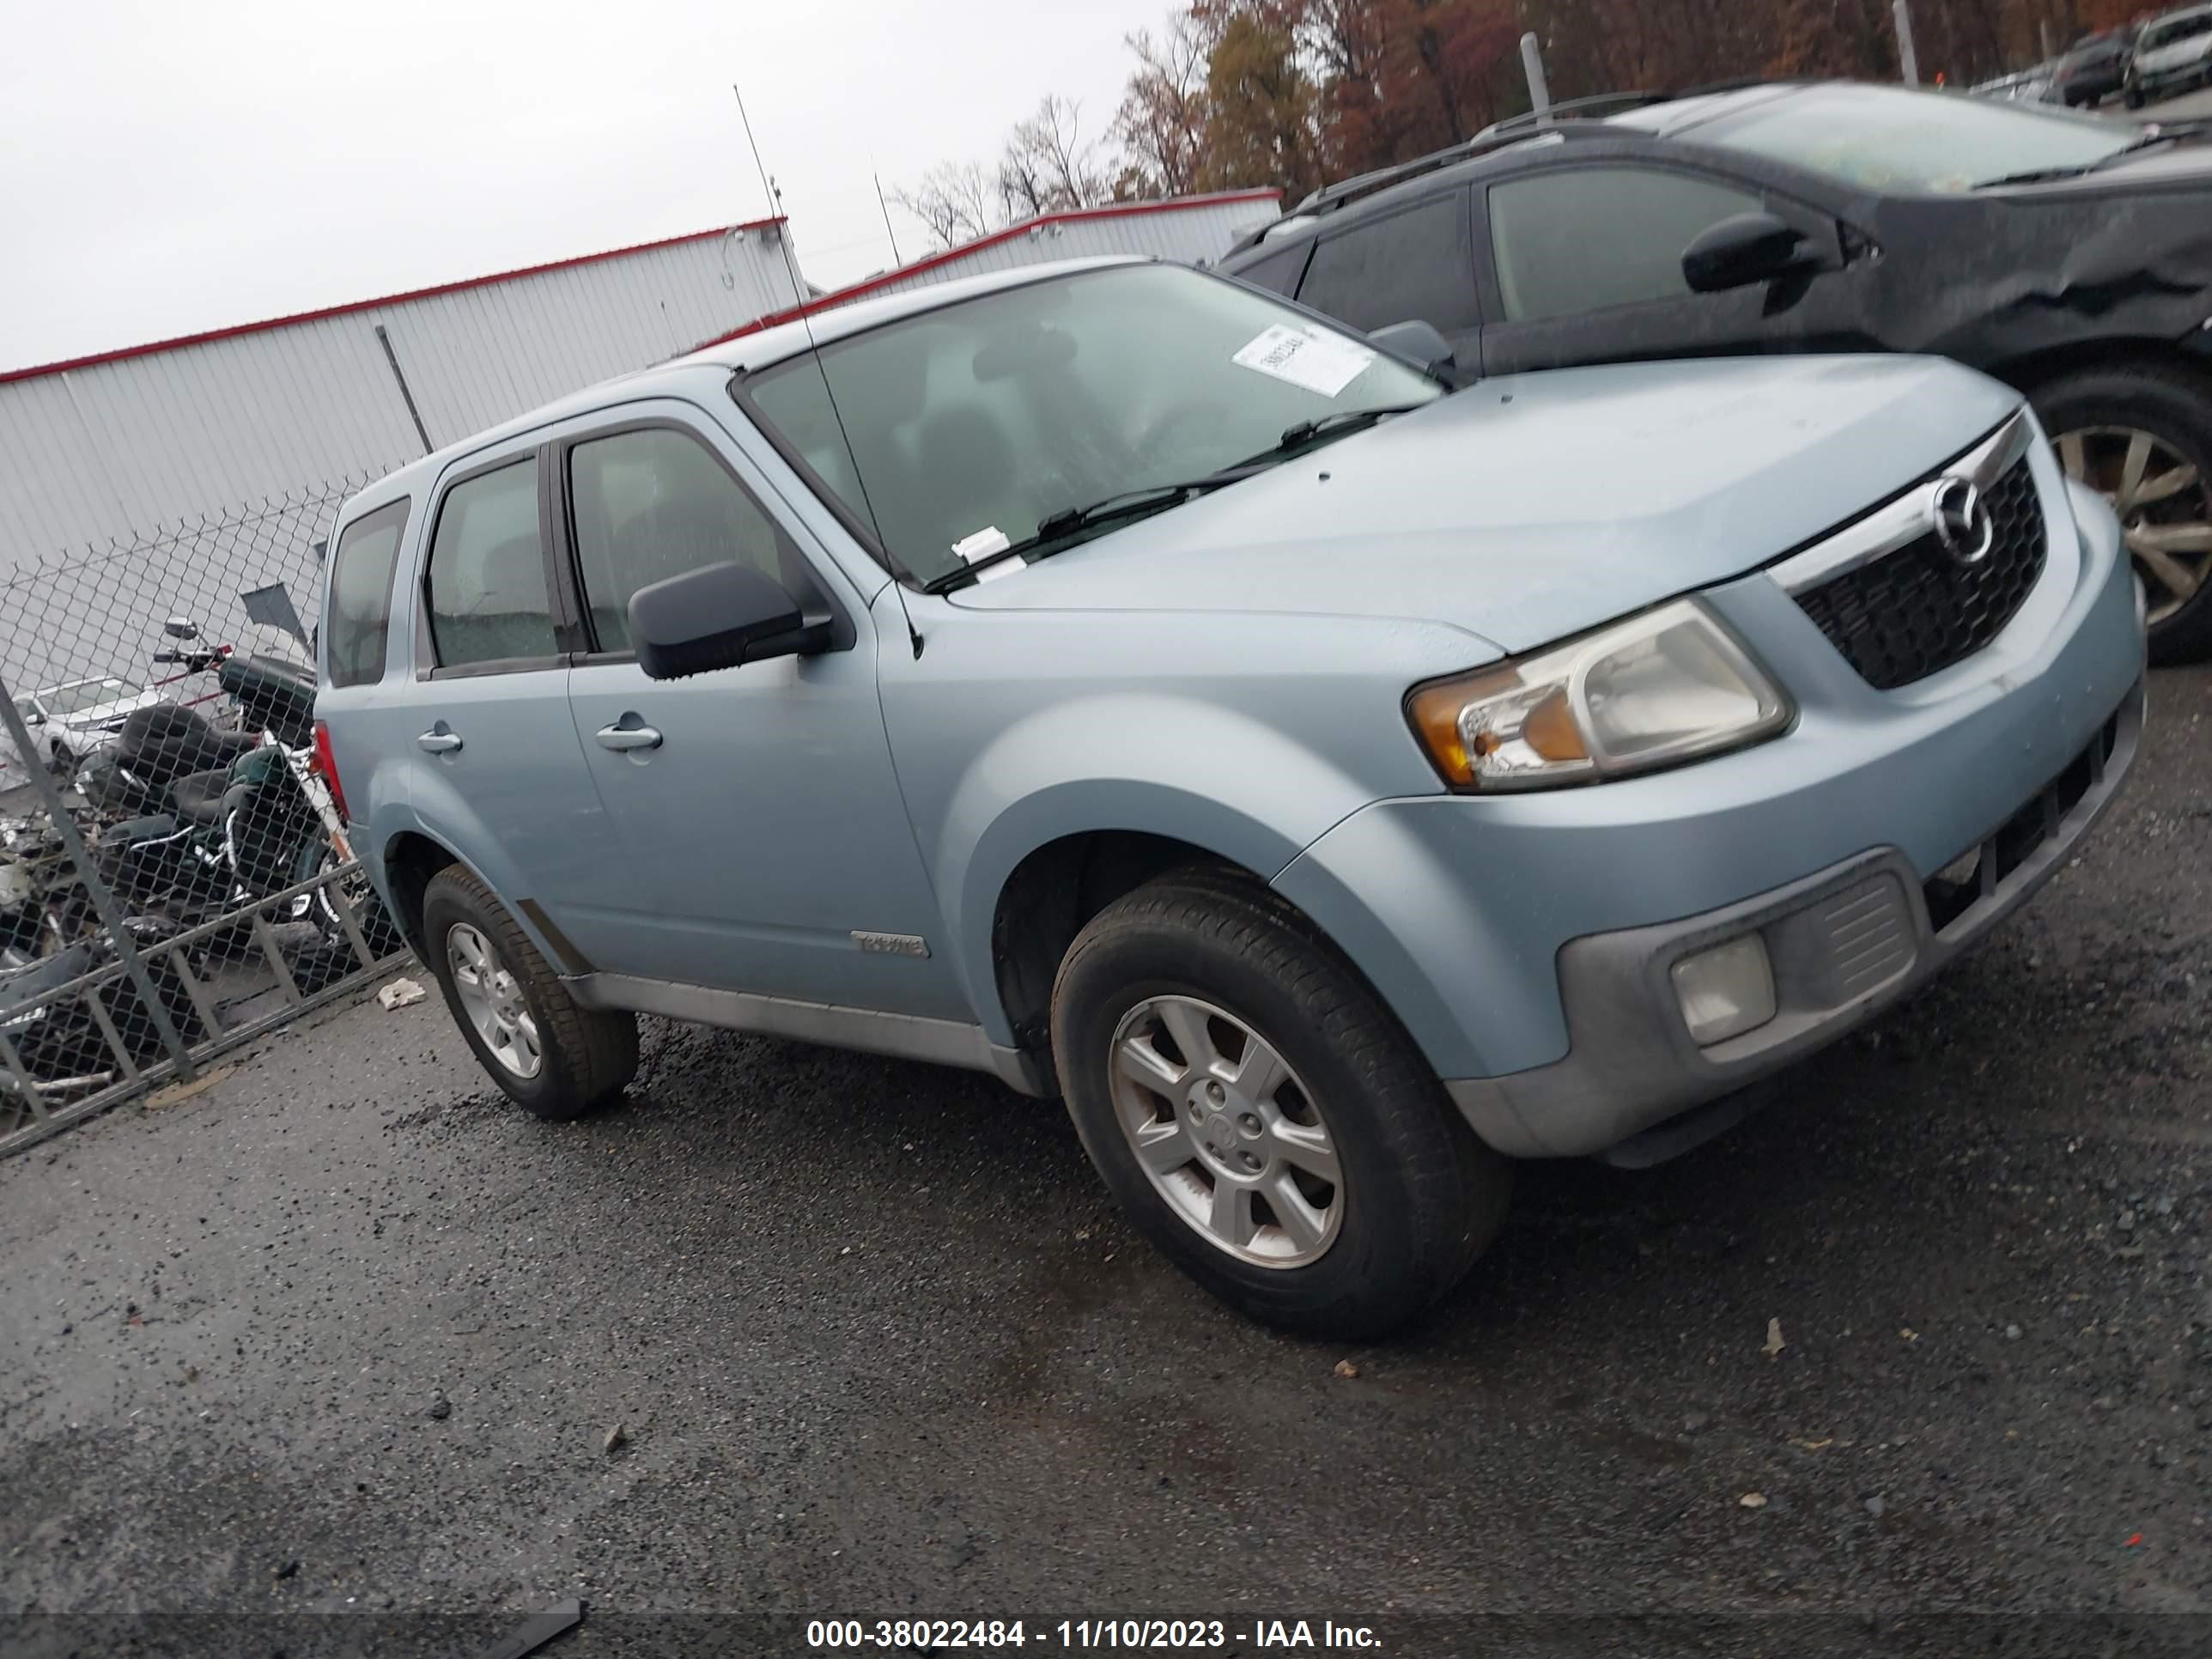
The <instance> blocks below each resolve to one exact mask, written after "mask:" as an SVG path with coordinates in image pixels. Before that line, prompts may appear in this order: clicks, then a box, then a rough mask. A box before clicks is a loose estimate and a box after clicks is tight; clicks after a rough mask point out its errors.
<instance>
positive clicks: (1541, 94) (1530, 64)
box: [1521, 0, 1903, 115]
mask: <svg viewBox="0 0 2212 1659" xmlns="http://www.w3.org/2000/svg"><path fill="white" fill-rule="evenodd" d="M1899 3H1900V4H1902V3H1903V0H1899ZM1521 67H1522V70H1523V71H1525V72H1526V73H1527V75H1528V107H1529V108H1530V109H1532V110H1534V112H1536V113H1537V114H1538V115H1542V114H1543V113H1545V112H1547V110H1549V109H1550V108H1551V107H1552V88H1550V86H1549V85H1547V83H1546V82H1545V80H1544V54H1543V52H1541V50H1540V49H1539V48H1538V46H1537V41H1536V32H1535V31H1534V29H1531V30H1530V31H1529V32H1528V33H1526V34H1524V35H1522V37H1521Z"/></svg>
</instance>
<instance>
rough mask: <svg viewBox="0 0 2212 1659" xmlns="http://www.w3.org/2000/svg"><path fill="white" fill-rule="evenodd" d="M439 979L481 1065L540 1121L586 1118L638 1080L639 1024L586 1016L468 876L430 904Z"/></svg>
mask: <svg viewBox="0 0 2212 1659" xmlns="http://www.w3.org/2000/svg"><path fill="white" fill-rule="evenodd" d="M422 938H423V943H424V946H425V951H424V954H425V955H426V956H427V957H428V960H429V964H430V971H431V972H432V973H433V974H435V975H436V976H437V980H438V988H439V989H440V990H441V991H443V992H444V993H445V996H446V1006H447V1008H449V1009H451V1010H452V1011H453V1021H454V1023H455V1024H458V1025H459V1027H460V1028H461V1035H462V1036H465V1037H466V1038H467V1039H468V1043H469V1047H470V1048H472V1049H474V1050H475V1051H476V1056H477V1062H478V1063H479V1064H480V1065H482V1066H483V1068H484V1070H485V1071H486V1072H487V1073H489V1074H490V1076H491V1079H492V1080H493V1081H494V1082H495V1083H496V1084H498V1085H499V1086H500V1087H501V1088H502V1089H504V1090H505V1091H507V1095H508V1097H509V1098H511V1099H512V1100H513V1102H514V1103H516V1104H517V1105H519V1106H520V1107H521V1108H522V1109H524V1110H525V1111H526V1112H529V1113H531V1114H532V1115H533V1116H537V1117H542V1118H548V1119H552V1120H556V1121H558V1120H564V1119H568V1118H573V1117H581V1116H582V1115H584V1114H585V1113H586V1112H588V1111H590V1110H591V1109H592V1108H594V1107H596V1106H599V1105H602V1104H604V1103H605V1102H607V1101H609V1100H611V1099H612V1098H613V1097H615V1096H616V1095H617V1094H619V1093H621V1092H622V1091H623V1088H624V1086H625V1085H628V1084H629V1080H630V1079H631V1078H632V1077H634V1076H635V1075H636V1073H637V1020H636V1018H635V1016H633V1015H630V1014H617V1013H600V1012H594V1011H592V1010H591V1009H587V1008H580V1007H578V1006H576V1002H575V1000H574V998H573V997H571V996H570V995H569V994H568V987H566V986H564V985H562V983H561V981H559V980H558V979H557V978H556V977H555V976H554V974H553V970H552V969H550V968H549V967H547V966H546V965H545V959H544V957H541V956H539V955H538V948H537V946H535V945H532V944H531V942H530V940H529V939H528V938H527V937H526V935H525V934H524V933H523V931H522V930H521V928H520V927H516V926H515V923H514V918H513V917H512V916H510V915H507V909H506V907H505V906H503V905H501V903H500V902H499V901H498V900H497V899H496V898H495V897H493V896H492V894H491V890H490V889H489V888H487V887H486V886H485V885H484V884H483V883H482V882H481V881H478V880H477V878H476V877H475V876H473V875H471V874H470V873H469V872H467V871H466V870H464V869H462V868H460V867H459V866H449V867H448V868H447V869H444V870H441V871H440V872H438V873H437V874H436V875H435V876H434V877H432V878H431V879H430V884H429V886H428V888H427V889H426V890H424V892H423V896H422Z"/></svg>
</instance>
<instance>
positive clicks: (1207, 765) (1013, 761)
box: [932, 693, 1372, 1043]
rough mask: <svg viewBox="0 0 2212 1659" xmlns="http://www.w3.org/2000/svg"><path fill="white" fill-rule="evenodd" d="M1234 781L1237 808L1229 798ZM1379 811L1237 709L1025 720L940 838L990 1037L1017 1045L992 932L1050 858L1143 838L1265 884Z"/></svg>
mask: <svg viewBox="0 0 2212 1659" xmlns="http://www.w3.org/2000/svg"><path fill="white" fill-rule="evenodd" d="M1231 773H1233V775H1234V777H1235V780H1236V782H1237V789H1236V792H1235V793H1236V795H1237V805H1231V804H1229V802H1227V801H1226V800H1225V799H1222V797H1223V795H1224V794H1225V793H1228V792H1227V791H1226V790H1225V787H1224V783H1225V778H1226V777H1227V776H1228V775H1230V774H1231ZM1370 799H1372V794H1371V791H1370V789H1369V788H1368V787H1365V786H1364V785H1362V784H1361V783H1360V782H1359V781H1358V780H1356V779H1354V778H1352V777H1351V776H1349V775H1347V774H1346V772H1345V771H1344V770H1343V769H1340V768H1339V767H1337V766H1335V765H1333V764H1332V763H1330V762H1329V761H1328V758H1327V757H1324V756H1322V754H1320V753H1318V752H1317V751H1316V750H1312V749H1310V748H1306V747H1304V746H1302V745H1300V744H1297V743H1295V742H1293V741H1291V739H1290V738H1287V737H1286V736H1285V734H1284V733H1283V732H1281V731H1279V730H1276V729H1273V728H1271V727H1269V726H1265V725H1262V724H1261V723H1260V722H1259V721H1257V720H1254V719H1253V718H1251V717H1250V716H1249V715H1247V714H1243V713H1241V712H1239V711H1237V710H1236V709H1232V708H1223V707H1219V706H1216V705H1209V704H1206V703H1201V702H1195V701H1192V700H1188V699H1185V698H1181V697H1174V696H1157V695H1146V694H1143V693H1125V694H1119V695H1110V696H1099V697H1093V698H1085V699H1082V700H1079V701H1077V702H1067V703H1063V704H1060V705H1059V706H1057V707H1055V708H1050V709H1046V710H1041V711H1038V712H1036V713H1035V714H1031V715H1030V716H1029V717H1027V718H1025V719H1024V720H1019V721H1018V722H1017V723H1016V724H1015V725H1013V726H1011V727H1009V728H1008V729H1006V731H1004V732H1001V733H1000V734H999V736H998V737H997V738H995V739H994V740H993V741H992V742H991V743H989V744H987V746H986V747H985V748H984V749H983V750H982V751H981V753H979V754H978V755H977V756H976V757H975V760H974V762H973V763H972V764H970V765H969V767H968V768H967V769H966V770H965V771H964V772H963V774H962V775H961V776H960V777H959V779H958V781H957V784H956V785H955V786H954V787H953V789H952V790H951V793H950V796H949V798H948V799H947V803H946V806H945V811H944V815H943V817H942V820H941V823H940V829H939V833H938V834H937V835H936V836H934V837H933V840H934V843H935V845H934V848H933V854H932V878H933V881H934V883H935V884H936V889H937V891H938V893H939V895H940V902H941V903H942V905H943V908H944V910H945V917H946V921H947V923H948V925H949V926H950V927H951V932H952V938H951V940H950V941H949V943H950V945H951V951H952V954H953V957H954V960H955V962H956V963H957V965H958V968H959V970H960V972H961V974H962V975H963V978H964V980H965V981H966V984H967V988H968V993H969V1000H970V1001H971V1003H972V1004H973V1006H975V1010H976V1013H977V1016H978V1018H980V1019H981V1022H982V1024H983V1028H984V1030H986V1031H987V1032H988V1033H989V1034H990V1036H991V1040H992V1041H993V1042H999V1043H1011V1042H1012V1041H1013V1040H1014V1039H1013V1031H1012V1025H1011V1023H1010V1022H1009V1021H1008V1019H1007V1018H1006V1009H1005V1006H1003V1004H1002V1003H1001V1002H1000V996H999V985H998V975H997V973H996V971H995V967H994V962H993V960H992V921H993V918H994V916H995V915H996V914H997V910H998V905H999V896H1000V893H1001V892H1002V891H1003V890H1005V888H1006V881H1007V878H1009V877H1011V876H1012V874H1013V872H1014V870H1015V867H1016V866H1018V865H1019V864H1020V863H1021V861H1022V860H1024V858H1026V857H1028V856H1029V855H1030V854H1031V853H1033V852H1035V851H1036V849H1037V848H1041V847H1043V846H1046V845H1047V844H1048V843H1050V842H1055V841H1058V840H1060V839H1061V838H1063V837H1065V836H1074V835H1082V834H1085V833H1091V832H1096V831H1102V830H1122V831H1133V832H1136V833H1140V834H1145V835H1152V836H1164V837H1167V838H1169V839H1171V840H1175V841H1180V842H1188V843H1189V844H1190V845H1191V846H1193V847H1194V848H1199V849H1200V850H1202V851H1204V852H1206V853H1209V854H1212V855H1214V856H1215V857H1217V858H1222V859H1226V860H1230V861H1231V862H1232V863H1235V864H1237V865H1240V866H1243V868H1245V869H1247V870H1249V871H1251V872H1253V873H1254V874H1255V875H1257V876H1259V877H1260V878H1261V879H1262V880H1266V879H1268V878H1272V877H1273V875H1274V874H1275V872H1278V871H1279V870H1280V869H1282V868H1283V866H1285V865H1286V864H1288V863H1290V861H1291V860H1293V859H1295V858H1296V857H1297V855H1298V853H1299V852H1300V850H1301V849H1302V848H1304V847H1305V846H1306V845H1307V843H1309V842H1311V841H1312V840H1313V839H1314V838H1315V837H1316V836H1319V835H1320V834H1321V833H1322V831H1323V830H1324V829H1328V826H1329V825H1330V824H1332V823H1335V822H1337V821H1338V820H1339V819H1340V818H1342V817H1346V815H1347V814H1349V813H1352V812H1354V811H1358V809H1359V808H1360V807H1361V806H1363V805H1365V804H1366V803H1367V801H1368V800H1370Z"/></svg>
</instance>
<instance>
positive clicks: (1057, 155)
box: [999, 94, 1110, 218]
mask: <svg viewBox="0 0 2212 1659" xmlns="http://www.w3.org/2000/svg"><path fill="white" fill-rule="evenodd" d="M1109 194H1110V186H1109V179H1108V174H1107V171H1106V168H1105V167H1103V165H1102V164H1101V162H1100V161H1099V159H1098V155H1097V146H1096V145H1095V144H1089V143H1085V142H1084V140H1083V110H1082V106H1080V105H1079V104H1078V103H1077V102H1076V101H1075V100H1073V99H1070V98H1061V97H1060V96H1058V95H1056V94H1048V95H1047V96H1046V97H1045V98H1044V100H1042V102H1040V103H1039V104H1038V105H1037V106H1036V111H1035V112H1034V113H1032V114H1031V115H1030V117H1029V118H1027V119H1026V120H1023V121H1019V122H1017V123H1016V124H1015V126H1014V130H1013V131H1012V132H1011V133H1009V134H1007V136H1006V149H1004V150H1003V151H1002V152H1001V153H1000V157H999V199H1000V204H1001V205H1002V206H1003V207H1004V208H1005V210H1006V215H1007V216H1008V217H1009V218H1013V217H1027V216H1031V215H1035V214H1039V213H1058V212H1062V211H1065V210H1067V209H1069V208H1084V207H1095V206H1097V204H1099V203H1101V202H1103V201H1104V200H1106V199H1107V197H1108V196H1109Z"/></svg>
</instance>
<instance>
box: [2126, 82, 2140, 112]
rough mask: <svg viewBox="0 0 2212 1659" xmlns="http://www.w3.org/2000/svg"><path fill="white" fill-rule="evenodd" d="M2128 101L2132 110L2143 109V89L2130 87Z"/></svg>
mask: <svg viewBox="0 0 2212 1659" xmlns="http://www.w3.org/2000/svg"><path fill="white" fill-rule="evenodd" d="M2127 101H2128V107H2129V108H2130V109H2141V108H2142V106H2143V95H2142V88H2140V87H2130V88H2128V90H2127Z"/></svg>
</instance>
